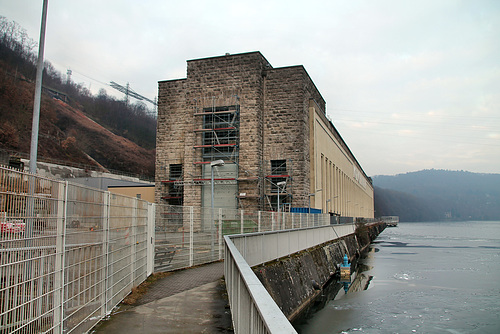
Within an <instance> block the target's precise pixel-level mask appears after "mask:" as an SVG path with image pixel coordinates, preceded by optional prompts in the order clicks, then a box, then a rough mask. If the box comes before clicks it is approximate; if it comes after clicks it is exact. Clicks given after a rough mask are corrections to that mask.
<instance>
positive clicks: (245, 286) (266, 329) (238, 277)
mask: <svg viewBox="0 0 500 334" xmlns="http://www.w3.org/2000/svg"><path fill="white" fill-rule="evenodd" d="M224 241H225V260H224V276H225V280H226V287H227V294H228V298H229V305H230V306H231V315H232V317H233V328H234V332H235V333H238V334H240V333H252V334H253V333H297V331H295V329H294V328H293V326H292V324H291V323H290V322H289V321H288V319H287V318H286V316H285V315H284V314H283V312H282V311H281V310H280V308H279V307H278V305H276V303H275V302H274V300H273V299H272V297H271V296H270V295H269V293H268V292H267V290H266V289H265V288H264V286H263V285H262V283H261V282H260V281H259V279H258V278H257V276H256V275H255V273H254V272H253V271H252V268H250V266H249V265H248V263H247V262H246V261H245V259H244V258H243V256H242V255H241V254H240V252H239V251H238V249H237V248H236V246H235V245H234V244H233V242H232V241H231V237H230V236H225V237H224Z"/></svg>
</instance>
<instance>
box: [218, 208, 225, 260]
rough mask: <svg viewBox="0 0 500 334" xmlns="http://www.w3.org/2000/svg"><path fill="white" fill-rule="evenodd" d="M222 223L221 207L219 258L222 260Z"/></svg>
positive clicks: (220, 213)
mask: <svg viewBox="0 0 500 334" xmlns="http://www.w3.org/2000/svg"><path fill="white" fill-rule="evenodd" d="M223 227H224V226H223V225H222V208H219V260H222V244H223V242H222V235H223V233H222V229H223Z"/></svg>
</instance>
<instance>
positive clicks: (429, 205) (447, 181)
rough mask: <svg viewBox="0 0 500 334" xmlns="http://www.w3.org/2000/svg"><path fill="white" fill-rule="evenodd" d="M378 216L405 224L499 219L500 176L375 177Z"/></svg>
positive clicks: (425, 172)
mask: <svg viewBox="0 0 500 334" xmlns="http://www.w3.org/2000/svg"><path fill="white" fill-rule="evenodd" d="M373 184H374V186H375V210H376V215H377V216H382V215H399V216H400V219H401V221H432V220H435V221H439V220H445V219H449V220H499V219H500V174H478V173H470V172H464V171H446V170H434V169H433V170H423V171H419V172H413V173H406V174H398V175H395V176H375V177H373Z"/></svg>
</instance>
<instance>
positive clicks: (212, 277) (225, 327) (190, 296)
mask: <svg viewBox="0 0 500 334" xmlns="http://www.w3.org/2000/svg"><path fill="white" fill-rule="evenodd" d="M223 274H224V263H223V262H215V263H211V264H207V265H203V266H199V267H196V268H190V269H184V270H179V271H176V272H173V273H172V274H171V275H169V276H167V277H164V278H161V279H159V280H158V281H156V282H155V283H153V285H152V286H151V287H150V289H149V290H148V291H147V292H146V294H144V295H143V296H142V297H141V298H140V299H138V301H137V302H136V303H135V304H134V305H133V306H128V305H121V306H120V307H119V308H118V309H117V310H115V312H113V314H112V315H111V316H110V317H109V319H108V320H105V321H102V322H101V324H99V325H98V326H97V327H96V328H94V330H93V331H92V333H120V334H122V333H141V334H146V333H233V330H232V322H231V312H230V309H229V305H228V301H227V297H226V288H225V285H224V281H223V279H222V276H223Z"/></svg>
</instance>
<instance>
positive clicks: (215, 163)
mask: <svg viewBox="0 0 500 334" xmlns="http://www.w3.org/2000/svg"><path fill="white" fill-rule="evenodd" d="M221 166H224V160H215V161H212V162H210V181H211V182H210V185H211V193H212V196H211V207H212V210H211V211H212V221H211V222H210V236H211V237H210V250H211V251H212V257H213V255H214V230H215V229H214V227H215V226H214V225H215V221H214V167H221Z"/></svg>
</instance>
